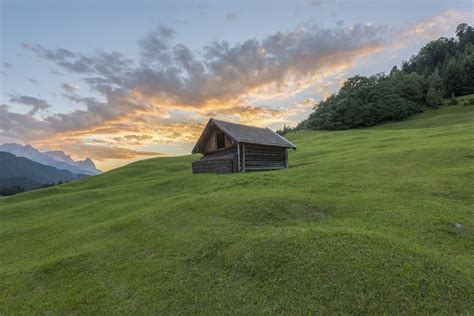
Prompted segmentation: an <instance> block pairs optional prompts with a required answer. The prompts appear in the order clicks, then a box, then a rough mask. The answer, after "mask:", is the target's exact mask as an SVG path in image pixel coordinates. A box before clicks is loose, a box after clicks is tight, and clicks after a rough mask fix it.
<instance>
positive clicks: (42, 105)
mask: <svg viewBox="0 0 474 316" xmlns="http://www.w3.org/2000/svg"><path fill="white" fill-rule="evenodd" d="M10 102H13V103H19V104H23V105H27V106H31V107H32V109H31V110H30V112H29V115H34V114H36V113H37V112H38V111H39V110H43V111H44V110H46V109H47V108H49V107H51V105H50V104H49V103H48V102H47V101H45V100H43V99H38V98H35V97H31V96H27V95H18V96H13V97H11V98H10Z"/></svg>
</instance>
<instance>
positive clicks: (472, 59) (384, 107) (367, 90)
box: [277, 23, 474, 134]
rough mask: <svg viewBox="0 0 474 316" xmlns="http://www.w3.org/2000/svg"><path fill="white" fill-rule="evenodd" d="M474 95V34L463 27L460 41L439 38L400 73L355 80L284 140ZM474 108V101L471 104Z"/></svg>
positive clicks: (377, 120)
mask: <svg viewBox="0 0 474 316" xmlns="http://www.w3.org/2000/svg"><path fill="white" fill-rule="evenodd" d="M472 93H474V30H473V28H472V27H471V26H469V25H467V24H465V23H463V24H460V25H458V27H457V28H456V38H445V37H441V38H439V39H437V40H434V41H431V42H429V43H428V44H426V45H425V46H424V47H423V48H421V49H420V51H419V52H418V54H417V55H414V56H412V57H411V58H410V60H408V61H404V62H403V63H402V65H401V68H400V69H399V68H398V67H397V66H394V67H393V69H392V70H391V71H390V73H389V74H384V73H381V74H375V75H372V76H370V77H365V76H354V77H351V78H349V79H347V81H346V82H345V83H344V84H343V86H342V87H341V89H340V90H339V92H338V93H337V94H334V95H331V96H330V97H329V98H327V99H326V100H323V101H321V102H319V103H318V104H316V105H315V107H314V111H313V112H312V113H311V114H310V115H309V117H308V118H307V119H306V120H304V121H302V122H300V123H299V124H298V125H297V126H296V127H295V128H290V127H287V126H285V127H284V128H283V129H282V130H278V131H277V132H278V133H280V134H285V133H288V132H290V131H294V130H300V129H321V130H343V129H350V128H357V127H368V126H373V125H375V124H378V123H382V122H387V121H397V120H403V119H405V118H407V117H409V116H411V115H413V114H415V113H418V112H422V111H423V109H424V108H425V107H427V106H428V107H432V108H437V107H439V106H440V105H441V104H442V102H443V98H451V103H453V104H454V103H456V102H457V101H456V99H455V97H456V96H462V95H468V94H472ZM470 103H474V100H470Z"/></svg>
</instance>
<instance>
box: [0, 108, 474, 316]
mask: <svg viewBox="0 0 474 316" xmlns="http://www.w3.org/2000/svg"><path fill="white" fill-rule="evenodd" d="M288 138H289V139H290V140H291V141H292V142H294V143H295V144H297V146H298V150H297V151H295V152H291V153H290V168H289V169H286V170H281V171H272V172H253V173H244V174H229V175H214V174H199V175H193V174H192V173H191V167H190V162H191V161H192V160H194V159H197V158H198V157H192V156H184V157H173V158H158V159H150V160H145V161H140V162H137V163H133V164H130V165H128V166H126V167H123V168H119V169H116V170H113V171H111V172H107V173H105V174H103V175H100V176H96V177H93V178H89V179H86V180H82V181H78V182H75V183H71V184H68V185H62V186H59V187H53V188H48V189H42V190H37V191H32V192H27V193H24V194H20V195H16V196H13V197H7V198H2V199H0V314H12V313H15V314H23V313H26V314H29V313H42V314H43V313H53V314H58V313H59V314H65V313H74V314H83V313H86V314H98V313H100V314H111V313H135V314H137V313H140V314H141V313H153V314H163V313H164V314H170V313H171V314H174V313H184V314H196V313H200V314H223V313H224V314H228V313H239V314H262V313H266V314H275V313H284V314H293V313H297V314H307V313H310V312H313V313H317V314H334V313H345V314H347V313H355V314H360V313H377V314H380V313H388V314H399V313H409V314H413V313H422V314H433V313H445V314H452V313H457V314H459V313H465V314H472V313H474V304H473V301H474V294H473V293H474V284H473V279H474V269H473V267H474V260H473V249H474V238H473V237H474V209H473V205H474V194H473V193H474V192H473V191H474V190H473V189H474V106H463V105H462V104H461V105H458V106H444V107H442V108H440V109H438V110H431V111H427V112H426V113H423V114H420V115H417V116H416V117H414V118H413V119H411V120H408V121H404V122H398V123H391V124H385V125H382V126H379V127H376V128H372V129H360V130H351V131H341V132H314V131H311V132H310V131H308V132H298V133H293V134H290V135H288ZM454 223H461V224H463V227H461V228H456V227H455V226H454Z"/></svg>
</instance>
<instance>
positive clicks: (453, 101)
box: [449, 93, 459, 105]
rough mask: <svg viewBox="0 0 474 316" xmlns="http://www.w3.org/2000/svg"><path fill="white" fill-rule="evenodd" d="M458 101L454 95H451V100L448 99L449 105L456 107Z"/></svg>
mask: <svg viewBox="0 0 474 316" xmlns="http://www.w3.org/2000/svg"><path fill="white" fill-rule="evenodd" d="M458 104H459V101H458V99H457V98H456V97H455V96H454V93H453V94H451V99H449V105H458Z"/></svg>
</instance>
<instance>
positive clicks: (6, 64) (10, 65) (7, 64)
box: [3, 63, 13, 69]
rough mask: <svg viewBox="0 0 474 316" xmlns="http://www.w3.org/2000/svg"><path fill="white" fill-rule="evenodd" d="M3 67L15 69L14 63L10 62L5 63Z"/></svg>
mask: <svg viewBox="0 0 474 316" xmlns="http://www.w3.org/2000/svg"><path fill="white" fill-rule="evenodd" d="M3 67H4V68H6V69H13V65H12V64H10V63H3Z"/></svg>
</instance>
